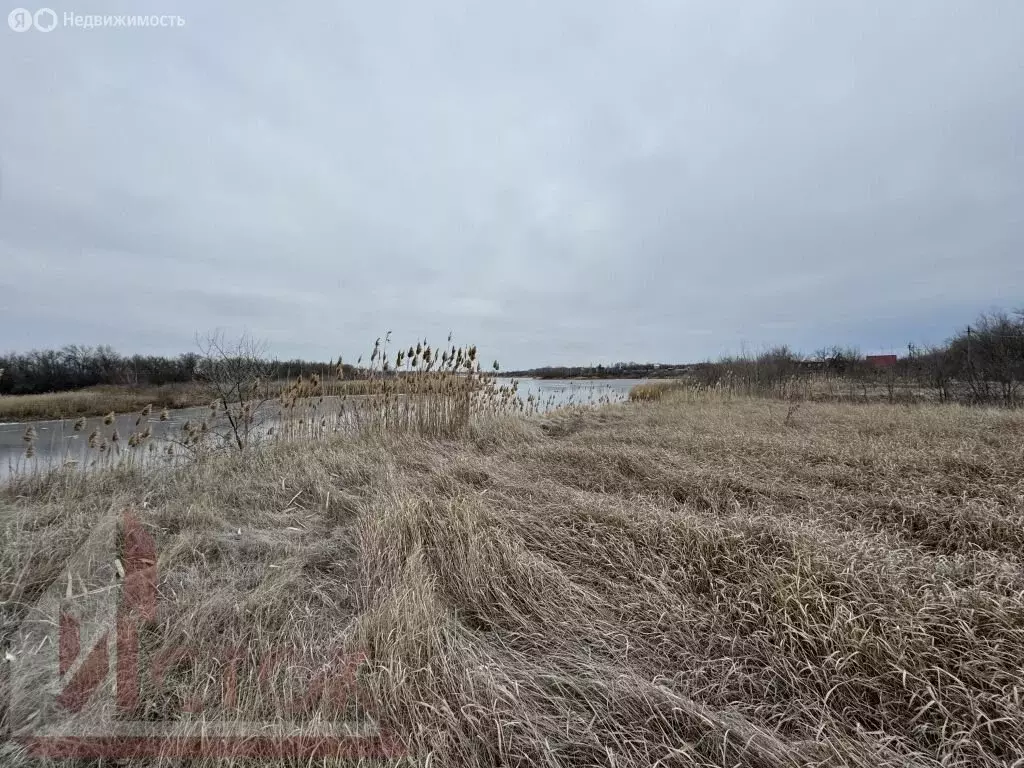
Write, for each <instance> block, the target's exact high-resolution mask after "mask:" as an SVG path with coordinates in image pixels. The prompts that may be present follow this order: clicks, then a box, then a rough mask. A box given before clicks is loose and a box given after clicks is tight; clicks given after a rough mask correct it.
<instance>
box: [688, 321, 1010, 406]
mask: <svg viewBox="0 0 1024 768" xmlns="http://www.w3.org/2000/svg"><path fill="white" fill-rule="evenodd" d="M813 373H819V374H827V375H829V376H831V377H833V378H836V379H841V380H842V381H844V382H845V383H846V384H847V385H848V387H849V391H850V392H851V393H853V392H855V391H857V390H859V391H860V392H862V393H863V396H864V397H865V398H867V397H868V393H869V390H871V391H872V392H875V393H878V392H879V391H881V393H882V394H883V395H885V396H887V397H888V399H890V400H892V401H896V400H901V399H914V396H915V390H916V391H918V392H923V393H925V394H927V395H929V396H930V397H931V398H932V399H934V400H937V401H938V402H961V403H974V404H998V405H1005V406H1017V405H1021V404H1022V403H1024V310H1021V311H1017V312H1014V313H1007V312H993V313H990V314H982V315H980V316H979V317H978V319H977V320H976V321H975V322H974V323H972V324H971V325H969V326H967V327H965V328H964V329H963V330H961V331H960V332H959V333H957V334H956V335H955V336H953V337H952V338H951V339H949V340H948V341H947V342H946V343H945V344H941V345H935V346H928V347H919V346H916V345H914V344H908V345H907V353H906V354H904V355H899V356H896V360H895V361H893V362H891V363H890V362H889V361H878V360H877V359H876V360H873V359H872V358H871V357H867V356H864V355H862V354H861V353H860V351H859V350H857V349H855V348H848V347H831V348H826V349H822V350H819V351H818V352H816V353H815V354H814V355H811V356H809V357H804V356H802V355H799V354H797V353H795V352H793V351H792V350H791V349H789V348H788V347H785V346H781V347H776V348H774V349H770V350H768V351H766V352H763V353H761V354H759V355H756V356H743V357H737V358H724V359H722V360H720V361H718V362H715V363H710V362H709V363H701V364H698V365H694V366H692V367H691V369H690V371H689V372H688V374H687V375H688V376H690V377H693V378H696V379H697V380H698V381H700V382H701V383H702V384H704V385H706V386H718V385H721V384H723V383H729V384H730V386H732V387H733V388H736V387H737V386H738V387H740V388H742V389H744V390H747V391H750V392H752V393H753V392H756V393H761V394H778V395H784V396H789V395H792V394H794V393H795V392H800V391H803V392H808V391H810V390H809V387H807V386H806V383H807V381H808V380H809V378H810V374H813Z"/></svg>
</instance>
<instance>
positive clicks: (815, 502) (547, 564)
mask: <svg viewBox="0 0 1024 768" xmlns="http://www.w3.org/2000/svg"><path fill="white" fill-rule="evenodd" d="M124 510H131V511H133V512H134V514H135V515H137V516H138V518H139V519H140V521H141V522H142V525H143V526H144V527H145V529H146V530H147V531H149V532H150V533H151V534H152V536H153V537H154V538H155V540H156V543H157V546H158V549H159V552H160V556H159V563H158V565H159V598H160V599H159V607H158V614H157V617H156V620H155V622H154V623H153V625H152V626H150V627H148V628H146V629H145V631H144V634H143V637H142V644H143V649H144V655H145V654H149V655H155V654H159V653H161V652H162V651H167V650H168V649H173V648H175V647H187V648H189V649H194V651H195V653H194V654H193V655H190V656H189V657H188V658H186V659H184V660H183V661H182V662H181V663H179V664H177V665H172V666H173V668H172V669H169V670H168V671H167V674H166V675H164V676H162V678H161V679H160V680H158V681H154V680H149V682H148V683H147V687H146V689H145V690H144V695H143V697H142V699H143V701H144V702H145V704H144V711H143V712H140V717H144V719H146V720H147V721H149V722H158V723H165V724H171V725H170V727H171V728H172V729H173V730H174V732H175V733H182V734H184V733H187V732H190V729H191V730H192V731H194V730H195V728H196V727H197V726H196V722H197V718H198V719H206V720H209V721H215V720H217V719H218V718H222V719H223V718H227V719H245V720H249V721H275V720H289V719H290V720H295V716H294V713H293V712H291V711H289V712H285V709H284V708H285V706H286V704H285V702H286V701H288V700H289V698H288V694H289V691H290V690H291V688H290V687H292V688H294V687H295V686H299V687H301V680H300V679H299V678H301V677H302V675H303V674H306V673H307V672H308V670H312V669H315V668H317V665H318V664H322V663H325V662H329V661H330V659H331V658H332V657H333V654H335V653H336V652H337V651H338V650H339V649H341V650H343V651H346V652H353V653H354V652H360V653H365V654H366V657H367V661H366V663H365V664H364V665H363V666H362V667H361V671H360V673H359V675H358V679H357V682H356V686H357V687H358V689H359V692H360V694H361V699H360V700H361V701H363V702H364V704H365V707H366V709H367V710H369V711H370V712H371V713H372V715H373V716H374V717H375V718H376V720H377V721H378V722H379V724H380V726H381V727H382V728H383V729H386V730H387V731H388V732H389V733H392V734H395V736H396V738H397V739H398V740H399V741H400V743H401V746H402V749H403V751H404V752H405V754H406V755H407V758H405V759H406V760H407V761H408V762H410V763H413V764H419V765H431V766H467V765H481V766H485V765H524V766H525V765H547V766H585V765H607V766H619V767H623V766H651V765H665V766H670V765H678V766H723V767H724V766H759V767H763V768H768V767H769V766H845V765H853V766H870V767H871V768H880V767H882V766H892V767H893V768H895V767H896V766H901V767H902V766H940V765H942V766H972V767H973V766H1009V765H1014V764H1017V765H1020V762H1019V760H1020V758H1021V757H1022V756H1024V669H1022V664H1024V661H1022V660H1024V567H1022V562H1021V556H1022V553H1024V415H1022V414H1021V413H1019V412H1009V411H996V410H983V409H967V408H961V407H956V406H949V407H935V406H913V407H905V406H890V405H880V404H874V405H843V404H825V403H806V404H804V405H803V406H802V407H801V408H799V409H798V410H796V411H791V410H790V409H789V408H788V407H787V405H786V404H785V403H779V402H771V401H765V400H754V399H746V398H735V399H731V400H724V399H719V398H716V397H714V396H713V395H705V396H701V397H696V396H688V397H683V396H681V395H679V396H674V395H673V393H668V394H665V395H664V396H663V397H660V398H658V399H657V400H656V401H652V402H642V403H640V402H637V403H628V404H624V405H618V406H608V407H604V408H600V409H593V410H573V411H566V412H560V413H555V414H551V415H548V416H545V417H529V418H519V419H516V418H512V417H505V418H496V419H489V420H481V421H479V422H477V423H475V424H473V425H472V426H471V428H470V429H469V431H468V432H467V433H466V434H465V435H463V436H460V437H455V438H449V439H444V440H440V439H431V438H428V437H423V436H415V435H408V434H406V435H394V436H389V435H386V434H384V435H375V436H373V437H365V438H360V439H343V440H336V441H323V442H311V443H281V444H277V445H273V446H270V447H268V448H266V449H262V450H259V451H255V452H252V453H250V454H243V455H238V454H233V455H232V454H223V455H215V456H212V457H208V458H206V459H205V460H204V461H202V462H201V463H198V464H191V465H183V466H178V467H174V468H168V469H164V470H160V471H149V472H145V473H143V472H140V471H139V470H137V469H130V468H129V469H123V470H112V471H109V472H97V473H94V474H91V475H90V474H87V473H86V474H83V473H81V472H78V473H68V474H63V475H61V474H58V475H55V476H50V477H46V478H39V477H36V478H32V477H27V478H19V479H16V480H15V481H14V482H13V483H12V484H11V485H10V486H9V487H7V488H4V489H2V490H0V537H2V540H0V601H2V603H0V622H2V623H0V640H3V639H6V638H5V635H6V637H10V636H11V633H12V632H13V628H14V627H15V626H16V625H17V623H18V621H19V620H20V619H21V617H22V615H23V612H24V610H25V606H26V605H27V604H28V603H29V602H30V601H31V600H33V599H34V598H35V597H36V596H37V595H38V594H40V593H41V592H42V591H43V590H44V589H45V588H46V587H47V586H48V585H49V584H50V583H51V582H53V581H54V580H55V579H57V578H58V577H59V576H60V574H61V571H62V569H63V567H64V564H65V562H66V561H67V560H68V559H69V558H70V557H71V556H72V555H73V554H74V553H75V552H76V550H77V549H78V548H79V547H80V546H81V543H82V541H83V540H84V539H85V537H86V536H87V535H88V532H89V531H90V529H91V527H92V526H94V525H95V523H96V521H98V520H99V519H101V518H103V517H104V516H106V515H109V514H111V513H115V514H120V513H121V512H122V511H124ZM227 641H230V643H232V644H233V647H235V648H239V649H241V652H242V656H243V658H246V659H250V660H252V659H260V658H264V657H265V656H266V654H268V653H280V652H281V649H285V650H286V651H287V653H288V654H289V655H290V656H291V657H293V659H294V664H293V665H292V667H291V668H290V671H289V672H288V673H287V674H284V673H282V674H280V675H276V676H275V675H269V676H267V679H262V678H261V679H259V680H257V679H256V678H257V675H256V674H255V673H254V672H252V670H250V673H249V676H248V677H246V675H245V673H244V672H243V674H242V680H241V682H240V684H239V686H238V690H237V698H236V700H234V701H231V702H227V701H224V697H223V695H222V689H221V686H220V685H219V684H211V682H210V681H217V680H221V679H222V678H223V676H224V669H223V666H224V664H225V661H224V657H225V654H224V653H223V652H221V649H223V647H224V643H225V642H227ZM11 655H12V656H14V659H13V660H11V661H9V662H7V664H8V667H10V666H12V665H15V664H18V663H22V660H21V659H20V658H19V657H18V655H17V654H15V653H12V654H11ZM8 671H9V670H8ZM0 679H2V678H0ZM193 699H199V700H201V701H202V702H203V705H204V709H203V714H202V715H201V717H200V716H196V715H189V714H188V713H187V712H185V711H184V709H185V708H184V707H183V705H182V702H186V701H190V700H193ZM141 706H143V705H140V707H141ZM331 716H332V714H331V712H330V711H329V709H328V708H327V706H326V705H321V704H320V703H319V702H318V700H317V701H313V702H312V704H311V706H310V707H308V708H307V709H306V710H305V711H304V712H302V713H301V717H300V718H299V720H300V722H299V725H297V726H295V727H296V728H298V729H299V730H301V728H302V727H303V726H302V722H308V723H309V724H310V725H309V727H310V728H312V727H313V725H314V724H316V723H317V722H318V720H322V719H329V718H330V717H331ZM1014 761H1018V762H1017V763H1014ZM0 762H3V764H4V765H12V766H19V765H29V764H35V763H34V762H33V761H32V760H30V759H29V758H27V757H26V756H25V755H24V754H23V752H22V751H21V749H20V747H18V746H16V745H14V744H7V745H6V746H2V745H0ZM227 762H228V761H227V760H226V759H215V758H213V757H210V758H208V759H206V760H205V761H202V760H200V761H193V762H192V763H191V764H193V765H213V764H218V765H219V764H227ZM168 764H169V763H168ZM239 764H241V763H239ZM247 764H252V763H247ZM295 764H297V765H298V764H301V765H314V764H315V765H322V764H325V763H324V761H297V762H296V763H295ZM326 764H336V763H333V762H331V761H327V762H326Z"/></svg>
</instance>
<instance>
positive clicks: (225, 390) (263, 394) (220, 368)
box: [197, 331, 272, 451]
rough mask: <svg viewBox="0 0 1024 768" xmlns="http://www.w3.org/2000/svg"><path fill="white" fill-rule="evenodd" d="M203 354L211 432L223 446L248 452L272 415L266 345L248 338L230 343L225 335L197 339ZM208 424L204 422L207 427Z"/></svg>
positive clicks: (201, 367) (201, 373)
mask: <svg viewBox="0 0 1024 768" xmlns="http://www.w3.org/2000/svg"><path fill="white" fill-rule="evenodd" d="M197 343H198V345H199V349H200V352H201V359H200V360H199V364H198V379H199V380H200V381H202V382H204V383H205V384H206V385H207V386H208V387H209V389H210V394H211V403H210V411H211V413H210V416H211V420H212V424H211V425H210V426H209V429H210V430H211V431H213V432H214V434H215V435H218V436H220V437H221V438H222V440H223V441H224V442H226V443H227V444H230V445H234V446H235V447H237V448H238V450H240V451H242V450H245V449H246V448H247V447H248V446H249V444H250V443H251V441H252V439H253V437H254V436H255V435H257V434H259V432H260V431H261V428H262V427H263V426H264V424H265V423H266V421H267V420H268V418H269V414H268V413H266V411H267V408H266V407H265V406H266V405H267V403H268V401H269V400H270V399H271V394H270V384H271V382H270V381H269V374H270V372H271V368H272V366H271V364H270V363H269V362H268V360H267V357H266V345H265V344H264V343H263V342H260V341H257V340H255V339H253V338H252V337H250V336H248V335H243V336H242V337H241V338H240V339H239V340H238V341H234V342H229V341H227V339H226V338H225V336H224V333H223V332H222V331H216V332H213V333H210V334H208V335H207V336H206V338H205V339H197ZM207 423H208V422H203V424H207Z"/></svg>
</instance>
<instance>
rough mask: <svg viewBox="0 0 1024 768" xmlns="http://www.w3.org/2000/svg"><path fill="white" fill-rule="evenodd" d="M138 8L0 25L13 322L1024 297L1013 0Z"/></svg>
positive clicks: (305, 327) (389, 322)
mask: <svg viewBox="0 0 1024 768" xmlns="http://www.w3.org/2000/svg"><path fill="white" fill-rule="evenodd" d="M55 10H57V11H58V13H59V14H63V12H64V11H66V10H70V11H74V12H76V13H85V12H86V9H79V8H73V7H66V8H65V7H60V8H55ZM87 10H88V12H89V13H136V12H138V11H139V9H138V6H137V4H131V3H128V2H109V0H107V1H104V2H100V3H98V4H97V5H95V6H93V7H90V8H89V9H87ZM147 12H152V13H174V14H178V15H181V16H183V17H184V18H185V19H186V26H185V27H183V28H181V29H150V30H138V29H137V30H124V29H119V30H115V29H107V30H88V31H87V30H81V29H79V30H75V29H57V30H55V31H54V32H52V33H50V34H48V35H43V34H41V33H34V32H29V33H24V34H16V33H14V32H10V31H9V30H7V29H0V78H3V88H2V89H0V161H2V172H3V179H2V182H3V188H2V192H0V194H2V197H0V259H2V267H0V269H2V272H0V282H2V283H3V284H4V285H5V286H7V287H5V289H4V296H5V300H4V301H3V302H0V347H8V348H18V349H23V348H28V347H32V346H38V345H54V344H62V343H65V342H68V343H70V342H76V343H108V342H109V343H112V344H115V345H117V346H118V347H120V348H122V349H124V350H125V351H150V350H152V351H178V350H186V349H189V348H191V347H192V344H193V338H194V334H195V332H196V331H200V332H201V331H204V330H207V329H211V328H215V327H221V328H226V329H230V330H232V331H239V332H240V331H241V330H248V331H250V332H252V333H254V334H257V335H261V336H263V337H265V338H267V339H268V341H269V342H270V344H271V347H272V349H273V351H274V352H275V353H277V354H279V355H281V356H291V355H298V354H302V355H311V356H323V357H328V356H331V357H333V356H335V355H337V354H345V355H346V357H355V356H356V355H358V354H359V352H361V351H363V350H364V349H365V348H366V347H367V346H368V345H369V344H372V340H373V338H374V337H376V336H377V335H379V334H380V333H382V332H383V331H384V330H387V329H389V328H390V329H392V330H393V331H394V333H395V338H397V339H401V338H412V337H415V336H417V335H424V334H426V335H429V336H431V337H432V338H443V337H444V336H445V335H447V333H448V331H449V330H454V331H455V332H456V334H457V336H459V337H460V338H463V339H464V340H467V341H474V342H476V343H477V344H479V345H480V347H481V348H482V349H483V350H484V352H485V354H487V355H488V356H494V357H498V358H499V359H501V361H502V362H503V363H504V364H506V365H510V366H527V365H534V364H543V363H551V362H561V361H564V362H570V363H587V362H598V361H605V362H608V361H612V360H616V359H641V360H642V359H652V360H654V359H657V360H686V359H699V358H704V357H708V356H716V355H718V354H720V353H723V352H727V351H737V350H738V349H739V347H740V345H748V346H757V345H763V344H769V343H774V342H788V343H791V344H793V345H795V346H797V347H801V348H803V349H805V350H806V351H810V350H813V349H814V348H816V347H818V346H821V345H823V344H826V343H831V342H838V343H855V344H859V345H861V346H862V347H864V348H866V349H874V348H878V349H882V348H891V347H902V346H903V345H904V344H905V343H906V342H907V341H910V340H915V341H934V340H939V339H941V338H942V337H944V336H945V335H946V334H947V333H949V332H950V330H952V328H953V327H954V326H956V325H958V324H960V323H963V322H966V321H967V320H969V319H970V318H971V317H972V316H973V314H974V313H975V312H976V311H978V310H982V309H986V308H988V307H990V306H993V305H1005V306H1014V305H1016V304H1017V303H1020V300H1019V296H1020V291H1021V287H1022V285H1024V267H1022V266H1021V264H1022V263H1024V259H1021V252H1022V245H1024V213H1022V212H1024V153H1022V152H1021V145H1020V139H1019V137H1020V136H1022V135H1024V78H1022V77H1021V73H1022V71H1024V32H1022V30H1024V6H1021V5H1020V4H1019V3H1016V2H1013V1H1012V0H990V1H989V2H986V3H980V4H964V3H959V2H951V1H950V2H923V1H922V2H917V1H915V0H904V2H901V3H898V4H886V5H870V4H850V3H839V2H820V3H818V2H814V3H812V2H809V1H808V0H804V1H803V2H777V1H771V2H768V1H766V2H761V3H757V4H748V5H747V6H745V7H744V8H743V9H742V13H741V12H740V11H739V9H738V8H737V7H736V6H729V5H727V4H720V3H712V2H701V3H688V4H679V3H667V2H658V1H656V0H647V1H645V2H637V3H628V4H627V3H620V2H583V1H582V0H573V1H572V2H566V3H558V4H551V3H542V2H539V0H529V1H526V2H520V3H514V4H512V3H510V4H479V3H477V4H470V3H458V2H454V0H437V1H436V2H431V3H419V2H412V1H411V0H408V1H404V2H383V3H373V4H365V3H364V4H336V3H324V2H320V1H319V0H316V1H315V2H313V3H310V4H305V5H303V6H301V7H296V8H293V9H290V10H288V11H276V12H274V13H267V12H264V11H261V10H260V9H257V8H254V7H253V6H252V5H251V4H248V5H247V4H242V3H238V2H235V0H229V1H228V2H223V3H199V2H181V0H176V2H175V3H174V4H173V7H171V6H170V5H168V6H167V7H166V8H153V9H152V10H149V9H147ZM97 306H102V307H104V308H105V309H104V310H103V311H97V310H96V307H97ZM26 320H27V321H26Z"/></svg>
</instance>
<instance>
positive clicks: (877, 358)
mask: <svg viewBox="0 0 1024 768" xmlns="http://www.w3.org/2000/svg"><path fill="white" fill-rule="evenodd" d="M896 359H897V358H896V355H868V356H867V357H866V358H864V360H865V362H867V364H868V365H870V366H871V367H872V368H892V367H893V366H894V365H896Z"/></svg>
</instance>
